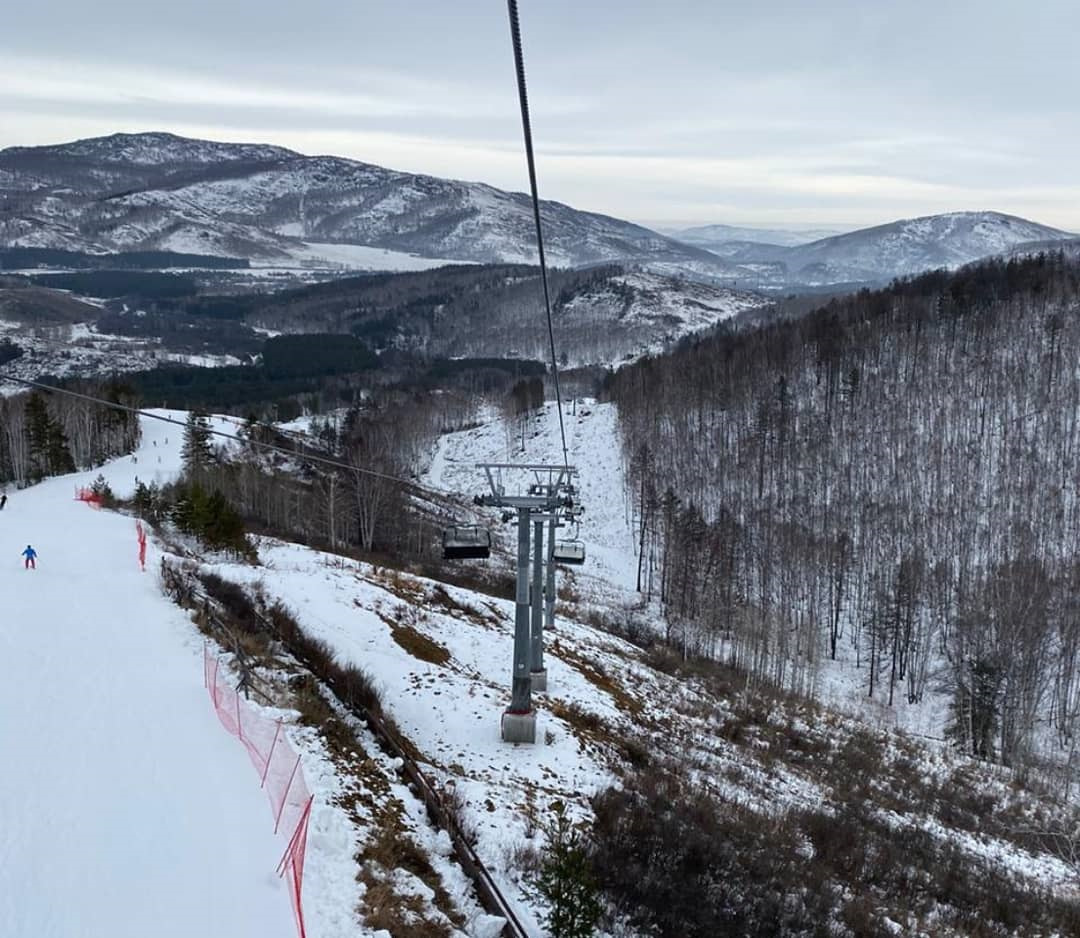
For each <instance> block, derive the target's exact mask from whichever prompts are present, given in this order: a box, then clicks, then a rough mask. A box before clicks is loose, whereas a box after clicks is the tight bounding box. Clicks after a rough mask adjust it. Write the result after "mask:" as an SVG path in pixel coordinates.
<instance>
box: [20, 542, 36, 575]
mask: <svg viewBox="0 0 1080 938" xmlns="http://www.w3.org/2000/svg"><path fill="white" fill-rule="evenodd" d="M22 555H23V556H24V557H25V558H26V563H25V564H23V566H24V567H25V568H26V569H27V570H36V569H37V564H35V563H34V561H35V560H36V559H37V551H36V550H34V548H33V547H31V546H30V545H29V544H27V545H26V550H24V551H23V552H22Z"/></svg>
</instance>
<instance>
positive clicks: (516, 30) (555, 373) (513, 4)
mask: <svg viewBox="0 0 1080 938" xmlns="http://www.w3.org/2000/svg"><path fill="white" fill-rule="evenodd" d="M507 9H508V11H509V13H510V37H511V39H512V41H513V44H514V64H515V66H516V67H517V86H518V101H519V102H520V104H521V128H522V131H523V132H524V134H525V160H526V162H527V163H528V164H529V186H530V188H531V190H532V204H533V218H534V219H535V221H536V248H537V253H538V255H539V258H540V281H541V283H542V284H543V285H544V310H545V311H546V313H547V329H548V342H549V344H550V346H551V376H552V379H553V381H554V383H555V405H556V407H557V408H558V413H559V436H560V437H561V438H562V452H563V465H564V466H567V465H569V464H570V457H569V455H568V454H567V449H566V427H565V426H564V425H563V412H562V391H561V390H560V388H559V362H558V359H557V357H556V355H555V328H554V326H553V325H552V322H551V291H550V289H549V288H548V276H547V262H546V260H545V258H544V232H543V228H542V227H541V224H540V196H539V194H538V191H537V187H536V161H535V160H534V159H533V143H532V123H531V122H530V120H529V94H528V91H527V90H526V88H525V56H524V53H523V52H522V48H521V26H520V24H519V23H518V8H517V0H507Z"/></svg>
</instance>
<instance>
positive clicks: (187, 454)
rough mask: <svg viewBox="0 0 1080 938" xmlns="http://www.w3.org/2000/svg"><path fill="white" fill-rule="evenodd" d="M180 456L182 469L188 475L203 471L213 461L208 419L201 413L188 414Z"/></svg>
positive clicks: (195, 411)
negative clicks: (182, 464) (182, 461)
mask: <svg viewBox="0 0 1080 938" xmlns="http://www.w3.org/2000/svg"><path fill="white" fill-rule="evenodd" d="M180 454H181V456H182V457H183V460H184V469H185V470H186V471H187V472H188V473H192V472H197V471H198V470H199V469H205V468H206V467H207V466H208V465H210V463H211V462H212V461H213V459H214V450H213V447H212V446H211V445H210V418H209V417H208V416H207V415H206V414H205V413H203V412H202V411H198V410H194V411H192V412H191V413H190V414H188V419H187V426H186V427H184V446H183V449H182V450H181V451H180Z"/></svg>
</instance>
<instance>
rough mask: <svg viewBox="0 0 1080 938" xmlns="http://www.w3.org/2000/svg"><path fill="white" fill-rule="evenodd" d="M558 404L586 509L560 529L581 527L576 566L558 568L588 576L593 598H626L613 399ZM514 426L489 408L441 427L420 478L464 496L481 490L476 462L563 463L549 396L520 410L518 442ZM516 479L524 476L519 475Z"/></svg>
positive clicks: (623, 504)
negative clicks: (538, 408)
mask: <svg viewBox="0 0 1080 938" xmlns="http://www.w3.org/2000/svg"><path fill="white" fill-rule="evenodd" d="M563 410H564V414H563V426H564V427H565V430H566V449H567V456H568V460H569V463H570V465H571V466H574V467H575V468H576V469H577V470H578V476H577V479H576V480H575V482H576V484H577V486H578V491H579V503H580V504H581V505H584V507H585V512H584V514H583V515H582V517H581V527H580V532H575V531H574V530H573V529H569V530H568V529H563V530H562V531H561V532H560V534H561V535H562V536H563V537H566V538H569V537H573V536H574V534H575V533H580V536H581V539H582V540H584V541H585V547H586V554H585V564H584V565H583V566H582V567H580V568H577V569H575V570H570V569H569V568H562V569H561V575H562V576H569V577H573V578H574V579H575V580H578V579H580V580H582V581H583V582H584V583H587V584H588V586H589V590H588V592H589V593H590V594H594V595H595V596H596V597H597V598H600V597H602V598H604V599H605V600H607V601H611V600H614V601H616V602H622V601H626V600H627V599H628V598H629V593H630V591H632V590H633V589H634V586H635V584H636V577H637V557H636V554H635V551H634V532H633V523H632V518H631V514H630V504H629V502H628V500H627V498H626V495H625V484H624V467H623V458H622V448H621V446H620V444H619V435H618V423H617V421H618V414H617V413H616V410H615V405H614V404H601V403H597V402H595V401H592V400H579V401H577V402H576V403H575V402H574V401H573V400H572V399H571V400H569V401H564V402H563ZM520 428H521V422H520V419H519V418H513V419H511V420H509V421H507V420H505V419H503V418H502V417H500V416H499V415H498V414H496V413H494V412H489V413H488V414H486V415H485V416H484V418H483V422H482V425H481V426H479V427H476V428H475V429H472V430H462V431H460V432H458V433H449V434H446V435H445V436H443V437H441V438H440V440H439V443H438V446H437V447H436V450H435V455H434V457H433V459H432V463H431V466H430V468H429V469H428V471H427V473H426V475H425V476H424V479H423V481H424V484H426V485H429V486H431V487H433V488H436V489H440V490H445V491H450V492H459V493H461V494H462V495H468V496H470V497H471V496H472V495H473V494H475V493H480V492H485V491H487V490H488V486H487V479H486V477H485V476H484V474H483V473H482V472H481V471H480V470H479V469H477V468H476V464H477V463H478V462H529V463H544V464H549V465H562V463H563V452H562V438H561V436H560V433H559V418H558V413H557V411H556V408H555V403H554V402H553V401H548V402H547V403H546V404H545V405H544V409H543V411H542V412H540V413H538V414H536V415H533V416H530V417H528V418H527V420H526V423H525V434H524V446H523V445H522V433H521V429H520ZM506 481H507V484H508V485H509V484H511V483H512V481H514V480H511V479H510V477H509V476H508V477H507V480H506ZM521 481H522V482H528V481H530V480H529V478H528V477H524V476H523V477H522V479H521ZM490 516H491V523H492V525H497V524H498V514H497V512H494V511H492V512H491V515H490ZM507 531H508V532H510V529H509V528H507ZM510 533H511V534H512V532H510Z"/></svg>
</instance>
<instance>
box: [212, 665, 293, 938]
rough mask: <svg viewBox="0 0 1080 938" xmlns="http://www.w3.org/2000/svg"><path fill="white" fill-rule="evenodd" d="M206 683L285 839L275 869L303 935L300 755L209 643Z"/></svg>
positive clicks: (219, 715) (277, 829)
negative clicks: (235, 683)
mask: <svg viewBox="0 0 1080 938" xmlns="http://www.w3.org/2000/svg"><path fill="white" fill-rule="evenodd" d="M203 668H204V672H205V678H206V687H207V689H208V690H209V692H210V698H211V700H213V702H214V709H215V710H216V711H217V715H218V719H220V720H221V725H222V726H224V727H225V729H227V730H228V731H229V732H230V733H232V735H233V736H235V737H236V738H237V739H239V740H240V742H242V743H243V744H244V748H246V749H247V751H248V755H249V756H250V757H251V761H252V764H253V765H254V766H255V769H256V770H257V771H258V773H259V777H260V779H261V780H262V782H261V784H262V787H263V788H265V789H266V794H267V795H268V796H269V798H270V808H271V810H272V811H273V813H274V833H275V834H281V836H282V837H283V838H284V839H285V841H286V847H285V853H284V854H283V855H282V857H281V862H280V863H279V864H278V875H279V876H285V877H287V881H288V883H289V895H290V897H291V898H292V904H293V910H294V911H295V913H296V927H297V929H298V930H299V932H300V938H305V935H306V933H305V930H304V910H303V904H302V902H301V895H302V890H303V883H304V851H305V849H306V847H307V830H308V820H309V818H310V817H311V803H312V800H313V796H312V795H311V793H310V792H309V791H308V787H307V782H306V781H305V780H304V770H303V768H302V767H301V765H300V756H299V755H297V753H296V751H295V750H294V749H293V747H292V746H291V745H290V744H289V741H288V739H286V737H285V731H284V729H283V728H282V725H281V720H273V719H270V718H269V717H267V716H264V715H263V713H262V712H261V711H260V710H259V709H257V708H256V707H253V706H252V705H251V704H249V703H248V702H247V701H246V700H245V699H244V698H243V697H242V696H241V695H240V694H239V693H238V692H237V691H236V689H235V688H233V687H231V686H229V682H228V679H227V674H226V672H225V670H224V669H223V668H222V667H221V666H220V662H219V660H218V658H217V656H216V655H211V654H210V649H209V647H205V648H204V649H203Z"/></svg>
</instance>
